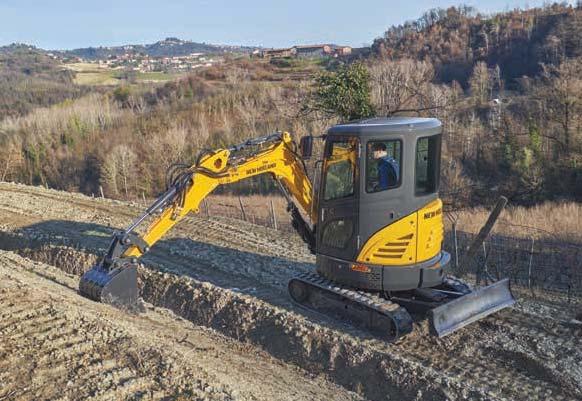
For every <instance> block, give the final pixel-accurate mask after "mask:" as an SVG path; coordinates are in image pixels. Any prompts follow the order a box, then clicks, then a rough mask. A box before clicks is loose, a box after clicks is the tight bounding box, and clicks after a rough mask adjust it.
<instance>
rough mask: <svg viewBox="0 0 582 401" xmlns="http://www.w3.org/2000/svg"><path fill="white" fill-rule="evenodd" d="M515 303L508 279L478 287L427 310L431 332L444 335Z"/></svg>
mask: <svg viewBox="0 0 582 401" xmlns="http://www.w3.org/2000/svg"><path fill="white" fill-rule="evenodd" d="M514 303H515V298H514V297H513V294H512V293H511V290H510V288H509V279H503V280H500V281H498V282H496V283H494V284H491V285H490V286H487V287H483V288H479V289H477V290H474V291H473V292H470V293H469V294H466V295H463V296H461V297H459V298H456V299H454V300H452V301H450V302H447V303H446V304H444V305H441V306H439V307H436V308H434V309H432V310H431V311H430V312H429V323H430V330H431V333H432V334H434V335H437V336H438V337H444V336H446V335H448V334H451V333H453V332H455V331H456V330H458V329H460V328H462V327H464V326H466V325H468V324H470V323H473V322H475V321H477V320H479V319H482V318H484V317H485V316H488V315H490V314H492V313H494V312H497V311H498V310H501V309H503V308H507V307H508V306H511V305H513V304H514Z"/></svg>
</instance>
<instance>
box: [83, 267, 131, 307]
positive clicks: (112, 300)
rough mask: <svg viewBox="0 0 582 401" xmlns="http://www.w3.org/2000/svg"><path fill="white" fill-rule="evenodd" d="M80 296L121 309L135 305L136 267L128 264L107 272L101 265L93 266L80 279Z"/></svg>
mask: <svg viewBox="0 0 582 401" xmlns="http://www.w3.org/2000/svg"><path fill="white" fill-rule="evenodd" d="M79 292H80V293H81V295H83V296H85V297H87V298H89V299H92V300H94V301H98V302H103V303H108V304H112V305H115V306H121V307H131V306H133V305H135V304H136V303H137V299H138V294H139V293H138V288H137V265H136V264H134V263H128V264H126V265H124V266H123V267H120V268H117V269H112V270H108V269H106V268H104V267H103V266H102V265H101V264H98V265H96V266H94V267H93V268H92V269H91V270H88V271H87V272H86V273H85V274H83V276H82V277H81V281H80V282H79Z"/></svg>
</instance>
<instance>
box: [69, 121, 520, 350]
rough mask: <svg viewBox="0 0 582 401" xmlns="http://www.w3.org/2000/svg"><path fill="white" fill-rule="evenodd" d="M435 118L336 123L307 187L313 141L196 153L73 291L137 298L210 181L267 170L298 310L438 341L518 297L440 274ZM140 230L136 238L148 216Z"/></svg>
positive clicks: (503, 286)
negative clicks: (146, 257)
mask: <svg viewBox="0 0 582 401" xmlns="http://www.w3.org/2000/svg"><path fill="white" fill-rule="evenodd" d="M441 131H442V125H441V123H440V121H438V120H436V119H429V118H373V119H366V120H360V121H356V122H351V123H346V124H341V125H336V126H334V127H332V128H331V129H329V130H328V132H327V133H326V134H325V135H322V136H320V137H317V138H318V139H321V140H323V141H324V146H323V149H324V150H323V155H322V157H321V160H317V162H316V163H315V166H316V167H317V168H316V173H315V174H314V176H315V177H318V178H317V179H314V182H315V185H314V184H312V181H311V180H310V179H309V177H308V174H307V169H306V166H305V160H307V159H309V158H310V157H311V155H312V149H313V140H314V137H312V136H305V137H303V138H301V141H300V143H299V146H297V145H296V144H295V142H294V141H293V139H292V138H291V135H290V134H289V133H286V132H283V133H274V134H272V135H269V136H265V137H261V138H256V139H251V140H248V141H246V142H244V143H242V144H239V145H236V146H233V147H230V148H228V149H219V150H216V151H205V152H202V154H201V155H200V156H199V157H198V160H197V161H196V163H195V164H194V165H192V166H189V167H187V166H182V167H181V168H180V169H177V170H175V171H173V173H172V174H171V177H172V178H171V179H170V180H169V185H168V188H167V191H166V192H165V193H164V194H163V195H161V196H160V198H158V199H157V200H156V201H155V203H154V204H153V205H151V206H150V207H149V208H148V209H147V210H146V211H145V212H144V214H143V215H142V216H140V217H139V218H137V219H136V220H135V221H134V222H133V223H132V224H131V225H130V226H129V227H128V228H127V229H126V230H125V231H122V232H116V233H115V234H114V235H113V238H112V242H111V245H110V247H109V249H108V251H107V254H106V255H105V256H104V257H103V259H102V260H101V261H100V262H99V263H98V264H97V265H96V266H94V267H93V268H92V269H90V270H89V271H87V272H86V273H85V274H84V275H83V276H82V278H81V281H80V285H79V289H80V292H81V294H83V295H85V296H87V297H89V298H91V299H94V300H97V301H101V302H108V303H112V304H120V303H121V304H133V303H135V302H136V301H137V299H138V296H139V291H138V286H137V265H138V258H139V257H140V256H142V255H143V254H144V253H146V252H148V251H149V249H150V248H151V247H152V246H153V245H154V244H155V243H156V242H157V241H158V240H159V239H160V238H162V236H163V235H164V234H165V233H166V232H167V231H168V230H170V229H171V228H172V227H173V226H174V224H176V223H178V222H179V221H180V219H182V218H183V217H184V216H186V215H187V214H188V213H190V212H198V210H199V207H200V203H201V201H202V200H203V199H204V198H205V197H206V196H208V195H209V194H210V193H211V192H212V191H213V190H214V189H215V188H216V187H217V186H219V185H227V184H231V183H234V182H237V181H240V180H244V179H246V178H249V177H253V176H257V175H260V174H269V175H270V176H271V177H273V179H274V180H275V181H276V183H277V184H278V186H279V187H280V189H281V191H282V193H283V195H284V196H285V197H286V199H287V201H288V210H289V212H290V214H291V217H292V221H293V226H294V227H295V228H296V230H297V231H298V233H299V234H300V236H301V237H302V239H303V240H304V241H305V242H306V243H307V246H308V247H309V249H310V250H311V252H312V253H314V254H315V255H316V265H317V267H316V270H315V271H314V272H312V273H309V274H303V275H299V276H297V277H293V278H292V279H291V280H290V281H289V283H288V289H289V294H290V296H291V298H292V299H293V300H294V301H295V302H296V303H298V304H300V305H302V306H304V307H307V308H309V309H313V310H316V311H318V312H323V313H325V314H328V315H331V316H332V317H334V318H337V319H340V320H342V321H348V322H350V323H352V324H354V325H356V326H358V327H363V328H366V329H367V330H370V331H372V332H374V333H376V334H379V335H382V336H383V337H386V338H390V339H394V338H398V337H400V336H403V335H405V334H407V333H409V332H410V331H411V330H412V322H413V320H412V317H411V315H410V314H411V313H413V314H420V313H423V314H428V317H429V323H430V329H431V331H432V333H433V334H436V335H438V336H444V335H447V334H449V333H452V332H453V331H455V330H457V329H459V328H461V327H463V326H464V325H466V324H468V323H471V322H473V321H475V320H478V319H480V318H482V317H484V316H487V315H489V314H491V313H493V312H495V311H498V310H500V309H502V308H505V307H507V306H510V305H512V304H513V303H514V302H515V299H514V297H513V296H512V294H511V291H510V288H509V281H508V280H507V279H505V280H501V281H498V282H496V283H494V284H492V285H490V286H488V287H483V288H479V289H476V290H474V289H472V288H471V287H470V286H469V285H468V284H466V283H465V282H463V281H461V280H459V279H456V278H454V277H451V276H449V275H447V273H446V271H447V267H448V265H449V261H450V256H449V254H448V253H447V252H445V251H443V249H442V242H443V217H442V202H441V200H440V199H439V198H438V187H439V174H440V158H441V153H440V152H441ZM150 217H151V219H153V221H152V222H151V223H150V224H149V226H148V227H147V228H146V229H145V230H142V232H141V233H140V232H138V231H136V230H137V229H138V227H139V226H140V225H142V223H144V221H145V220H146V219H148V218H150Z"/></svg>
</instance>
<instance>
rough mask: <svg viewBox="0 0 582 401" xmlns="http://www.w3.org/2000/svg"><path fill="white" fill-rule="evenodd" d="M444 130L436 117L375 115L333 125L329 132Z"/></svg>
mask: <svg viewBox="0 0 582 401" xmlns="http://www.w3.org/2000/svg"><path fill="white" fill-rule="evenodd" d="M441 131H442V123H441V122H440V121H439V120H438V119H436V118H421V117H375V118H366V119H362V120H357V121H350V122H348V123H344V124H338V125H335V126H333V127H331V128H330V129H329V130H328V131H327V133H328V134H329V135H332V134H351V135H357V136H377V135H379V134H384V133H385V134H405V133H411V134H419V135H434V134H438V133H440V132H441Z"/></svg>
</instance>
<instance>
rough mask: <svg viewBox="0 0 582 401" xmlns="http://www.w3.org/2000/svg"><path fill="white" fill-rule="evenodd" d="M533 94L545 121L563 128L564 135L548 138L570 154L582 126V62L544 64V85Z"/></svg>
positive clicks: (548, 135) (536, 88)
mask: <svg viewBox="0 0 582 401" xmlns="http://www.w3.org/2000/svg"><path fill="white" fill-rule="evenodd" d="M534 91H535V97H536V98H537V100H538V101H540V102H541V103H542V104H543V106H544V107H543V109H544V113H545V115H546V118H547V119H548V120H549V121H551V122H554V123H556V124H557V125H558V126H559V127H560V128H561V135H559V134H557V133H556V134H547V135H546V137H547V138H549V139H551V140H553V141H555V142H556V143H558V144H559V146H560V148H561V150H562V151H563V152H566V153H568V152H570V151H571V150H572V149H573V146H575V145H576V144H574V143H573V141H574V140H577V139H578V138H577V137H578V136H579V135H580V125H581V123H582V122H581V121H582V120H581V119H582V59H580V58H578V59H571V60H566V61H564V62H563V63H562V64H560V65H559V66H557V67H556V66H548V65H544V66H543V73H542V85H541V86H536V87H535V89H534Z"/></svg>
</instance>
